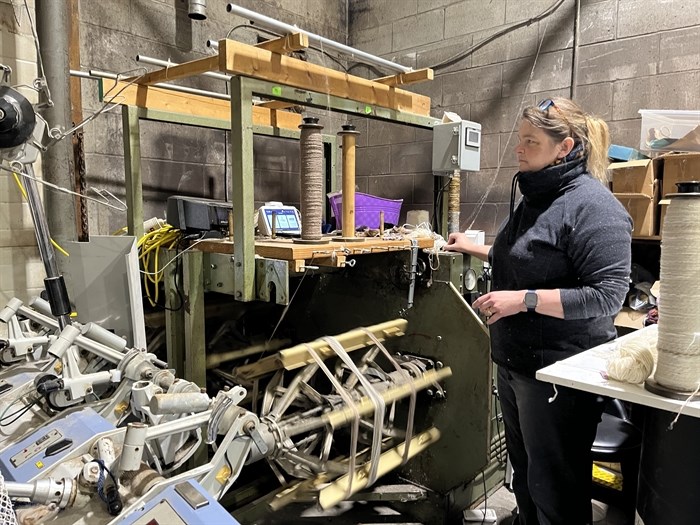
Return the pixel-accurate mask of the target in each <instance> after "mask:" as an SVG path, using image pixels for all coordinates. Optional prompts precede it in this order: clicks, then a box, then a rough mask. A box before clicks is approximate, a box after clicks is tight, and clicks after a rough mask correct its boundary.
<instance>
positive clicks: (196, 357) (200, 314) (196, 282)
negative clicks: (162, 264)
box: [180, 250, 207, 388]
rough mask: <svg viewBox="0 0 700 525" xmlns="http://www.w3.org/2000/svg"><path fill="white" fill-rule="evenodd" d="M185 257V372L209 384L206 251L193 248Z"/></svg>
mask: <svg viewBox="0 0 700 525" xmlns="http://www.w3.org/2000/svg"><path fill="white" fill-rule="evenodd" d="M180 257H181V258H182V288H183V295H184V296H185V304H184V305H183V307H184V312H185V314H184V315H185V319H184V324H185V375H184V378H185V379H187V380H188V381H192V382H193V383H196V384H197V385H199V386H200V387H202V388H203V387H205V386H206V379H207V378H206V372H207V357H206V348H207V347H206V343H205V337H204V281H203V277H202V276H203V271H202V261H203V258H204V254H203V253H202V252H199V251H197V250H190V251H187V252H182V253H181V254H180Z"/></svg>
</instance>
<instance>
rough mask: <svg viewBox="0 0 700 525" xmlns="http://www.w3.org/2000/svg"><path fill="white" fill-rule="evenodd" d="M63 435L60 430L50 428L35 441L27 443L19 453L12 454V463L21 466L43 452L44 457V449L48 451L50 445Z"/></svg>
mask: <svg viewBox="0 0 700 525" xmlns="http://www.w3.org/2000/svg"><path fill="white" fill-rule="evenodd" d="M62 437H63V434H61V432H60V431H58V430H50V431H49V432H47V433H46V434H44V435H43V436H41V437H40V438H39V439H37V440H36V441H34V442H33V443H30V444H29V445H27V447H26V448H24V449H22V450H20V451H19V452H18V453H17V454H15V455H14V456H12V457H11V458H10V463H12V464H13V465H14V466H15V467H19V466H20V465H23V464H24V463H26V462H27V461H29V460H30V459H32V458H33V457H35V456H39V455H40V454H41V456H40V457H43V456H44V451H46V450H47V449H48V448H49V446H51V445H53V444H54V443H56V442H57V441H58V440H60V439H61V438H62Z"/></svg>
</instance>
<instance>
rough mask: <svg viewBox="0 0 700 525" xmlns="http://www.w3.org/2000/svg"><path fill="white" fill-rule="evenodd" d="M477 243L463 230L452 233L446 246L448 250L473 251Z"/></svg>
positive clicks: (445, 248)
mask: <svg viewBox="0 0 700 525" xmlns="http://www.w3.org/2000/svg"><path fill="white" fill-rule="evenodd" d="M476 246H477V245H476V244H475V243H474V242H472V241H471V240H470V239H469V237H467V236H466V235H465V234H464V233H462V232H455V233H450V236H449V237H448V238H447V244H446V245H445V247H444V250H445V251H448V252H462V253H473V252H474V249H475V247H476Z"/></svg>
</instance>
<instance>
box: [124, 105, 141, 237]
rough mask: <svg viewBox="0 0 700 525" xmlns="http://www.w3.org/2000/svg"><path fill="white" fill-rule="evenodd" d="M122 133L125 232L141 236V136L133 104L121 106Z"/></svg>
mask: <svg viewBox="0 0 700 525" xmlns="http://www.w3.org/2000/svg"><path fill="white" fill-rule="evenodd" d="M122 130H123V133H124V174H125V184H126V206H127V208H128V212H127V214H126V226H127V233H128V234H129V235H134V236H135V237H136V238H139V239H140V238H141V237H142V236H143V187H142V184H141V138H140V132H139V113H138V108H136V107H134V106H122Z"/></svg>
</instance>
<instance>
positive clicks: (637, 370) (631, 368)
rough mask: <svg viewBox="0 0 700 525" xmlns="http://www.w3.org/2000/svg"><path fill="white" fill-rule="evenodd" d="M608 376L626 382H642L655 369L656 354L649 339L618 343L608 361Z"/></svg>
mask: <svg viewBox="0 0 700 525" xmlns="http://www.w3.org/2000/svg"><path fill="white" fill-rule="evenodd" d="M606 365H607V366H606V368H607V372H608V377H609V378H611V379H616V380H618V381H624V382H625V383H634V384H638V383H642V382H644V381H645V380H646V379H647V378H648V377H649V376H650V375H651V373H652V371H653V370H654V354H653V353H652V349H651V344H650V342H649V341H647V340H643V339H642V340H632V341H629V342H627V343H625V344H621V345H618V346H617V348H616V349H615V350H613V352H612V353H611V354H610V356H609V357H608V359H607V362H606Z"/></svg>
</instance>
